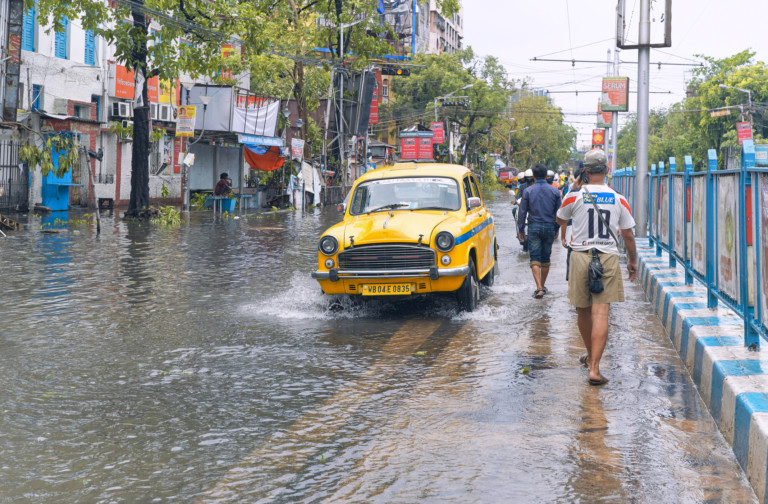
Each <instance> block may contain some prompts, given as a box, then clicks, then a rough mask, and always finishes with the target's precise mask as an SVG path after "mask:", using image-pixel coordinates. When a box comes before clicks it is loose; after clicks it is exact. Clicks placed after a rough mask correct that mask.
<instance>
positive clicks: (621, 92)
mask: <svg viewBox="0 0 768 504" xmlns="http://www.w3.org/2000/svg"><path fill="white" fill-rule="evenodd" d="M600 103H602V105H603V109H602V111H603V112H626V111H628V110H629V77H603V93H602V97H601V99H600Z"/></svg>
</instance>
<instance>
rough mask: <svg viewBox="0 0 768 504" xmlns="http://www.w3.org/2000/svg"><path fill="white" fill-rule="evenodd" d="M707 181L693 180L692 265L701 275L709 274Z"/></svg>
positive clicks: (701, 178)
mask: <svg viewBox="0 0 768 504" xmlns="http://www.w3.org/2000/svg"><path fill="white" fill-rule="evenodd" d="M706 182H707V181H706V180H705V179H704V177H696V178H694V179H693V180H692V192H693V194H692V197H691V205H692V206H693V212H692V215H691V231H692V232H691V244H692V247H691V248H692V249H693V250H692V252H693V253H692V254H691V265H692V266H693V269H694V270H696V272H697V273H699V274H700V275H706V274H707V254H706V250H707V249H706V241H705V240H706V239H707V238H706V235H705V231H704V230H705V229H706V222H707V212H706V194H707V193H706V191H707V186H706Z"/></svg>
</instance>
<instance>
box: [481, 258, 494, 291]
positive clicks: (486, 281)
mask: <svg viewBox="0 0 768 504" xmlns="http://www.w3.org/2000/svg"><path fill="white" fill-rule="evenodd" d="M480 282H482V284H483V285H485V286H486V287H493V284H494V283H496V261H494V262H493V266H492V267H491V269H490V270H489V271H488V274H487V275H485V276H484V277H483V278H482V279H481V280H480Z"/></svg>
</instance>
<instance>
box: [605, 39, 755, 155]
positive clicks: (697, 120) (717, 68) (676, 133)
mask: <svg viewBox="0 0 768 504" xmlns="http://www.w3.org/2000/svg"><path fill="white" fill-rule="evenodd" d="M754 54H755V53H754V52H752V51H749V50H745V51H742V52H740V53H737V54H735V55H733V56H730V57H727V58H723V59H715V58H711V57H708V56H701V58H703V59H704V60H705V61H706V63H707V64H706V65H705V66H704V67H703V68H697V69H695V70H693V72H692V73H693V76H694V77H693V79H691V81H690V82H689V86H688V97H686V98H685V99H684V100H682V101H680V102H678V103H675V104H674V105H672V106H671V107H669V108H668V109H658V110H653V111H651V114H650V117H649V127H648V130H649V131H648V162H649V164H657V163H659V162H664V163H665V164H666V163H668V162H669V158H670V157H674V158H675V159H676V161H677V164H678V166H680V165H682V163H683V160H684V159H685V156H691V158H692V159H693V164H694V169H703V168H704V167H705V166H706V159H707V150H708V149H715V150H717V151H718V153H719V152H720V150H721V149H723V148H725V147H731V148H736V147H738V138H737V135H736V123H737V122H741V121H742V120H744V121H746V120H751V122H752V123H753V130H754V139H755V142H760V141H762V139H763V138H765V137H766V136H768V122H767V121H766V119H768V116H766V115H765V112H766V107H765V105H764V103H765V102H767V101H768V67H767V66H766V65H765V63H763V62H754V61H753V57H754ZM721 84H722V85H725V86H726V87H725V88H721V87H720V85H721ZM733 88H740V89H746V90H749V91H750V92H751V99H752V100H751V101H752V107H751V108H750V104H749V95H748V93H745V92H744V91H740V90H739V89H733ZM724 107H730V108H729V109H727V110H730V114H728V115H723V116H715V117H712V115H711V112H712V111H713V109H723V108H724ZM742 113H743V114H744V117H743V118H742ZM636 142H637V121H636V117H634V116H629V121H628V122H627V124H625V126H624V127H623V128H622V129H621V131H620V132H619V145H618V151H619V155H618V167H619V168H622V167H626V166H634V165H635V159H636V156H635V154H636ZM718 159H720V160H722V159H723V156H721V155H719V156H718Z"/></svg>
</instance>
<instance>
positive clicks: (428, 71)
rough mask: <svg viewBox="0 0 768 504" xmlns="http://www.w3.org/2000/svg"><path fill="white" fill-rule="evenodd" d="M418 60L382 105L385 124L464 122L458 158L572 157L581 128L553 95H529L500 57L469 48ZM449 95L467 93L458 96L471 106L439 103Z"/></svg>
mask: <svg viewBox="0 0 768 504" xmlns="http://www.w3.org/2000/svg"><path fill="white" fill-rule="evenodd" d="M414 63H415V64H417V65H419V66H417V67H414V68H413V69H412V70H411V75H410V77H407V78H397V79H393V80H392V82H393V89H392V99H391V102H390V104H389V105H386V106H383V107H381V109H380V116H381V124H382V125H383V126H381V127H380V128H387V129H389V128H394V129H396V130H399V129H402V128H404V127H407V126H411V125H413V124H414V123H421V124H423V125H425V126H428V123H429V122H431V121H434V120H435V114H437V116H438V118H439V119H442V120H444V121H449V122H451V123H453V124H457V125H458V126H459V131H460V134H461V136H462V138H461V143H463V145H464V147H463V149H462V151H461V152H457V153H454V160H455V161H457V162H458V163H460V164H466V163H468V162H470V161H473V160H474V159H475V158H476V157H477V156H478V155H480V156H485V155H486V154H489V153H493V152H498V153H503V154H504V158H505V159H507V160H508V163H509V164H512V165H515V166H529V165H531V164H533V163H545V164H547V165H548V167H550V168H552V169H556V168H557V167H558V165H560V164H564V163H565V162H566V161H567V160H568V158H569V155H570V151H571V150H572V148H573V146H574V142H575V140H576V131H575V130H574V129H573V128H572V127H570V126H568V125H566V124H565V123H564V121H563V114H562V112H561V111H560V109H558V108H557V107H554V106H553V105H552V103H551V102H550V101H549V100H548V99H546V98H543V97H535V96H529V95H527V94H526V93H525V92H524V88H525V85H526V84H525V83H519V82H515V81H511V80H509V79H508V78H507V73H506V71H505V69H504V67H503V66H502V65H501V64H500V62H499V61H498V60H497V59H496V58H494V57H492V56H487V57H485V58H476V57H475V55H474V53H473V52H472V50H471V49H467V50H465V51H460V52H456V53H453V54H441V55H417V56H416V58H415V59H414ZM467 86H468V87H467ZM465 87H466V89H462V88H465ZM448 94H451V97H450V98H451V99H453V98H454V97H460V96H466V98H457V99H461V100H466V101H468V106H467V107H466V108H461V107H442V106H441V102H440V101H439V100H438V101H437V103H436V102H435V100H436V99H439V98H441V97H443V96H446V95H448ZM513 97H514V98H515V99H516V100H517V101H514V102H513V101H512V98H513ZM513 117H514V120H512V119H511V118H513ZM526 127H527V128H528V130H525V129H524V128H526ZM508 140H509V141H510V146H511V148H510V150H509V151H507V147H508V146H507V141H508ZM491 164H492V162H489V163H486V164H485V165H484V166H488V167H490V166H491ZM489 171H490V170H486V171H485V173H486V175H487V174H488V173H489Z"/></svg>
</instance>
